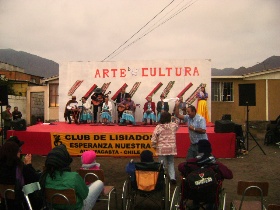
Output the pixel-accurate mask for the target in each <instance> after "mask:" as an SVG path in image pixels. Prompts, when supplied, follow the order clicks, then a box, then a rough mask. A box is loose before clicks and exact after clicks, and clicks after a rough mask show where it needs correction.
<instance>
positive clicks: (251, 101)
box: [238, 84, 256, 106]
mask: <svg viewBox="0 0 280 210" xmlns="http://www.w3.org/2000/svg"><path fill="white" fill-rule="evenodd" d="M238 86H239V106H256V84H239V85H238Z"/></svg>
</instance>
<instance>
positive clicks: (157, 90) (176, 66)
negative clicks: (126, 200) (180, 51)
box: [59, 60, 211, 122]
mask: <svg viewBox="0 0 280 210" xmlns="http://www.w3.org/2000/svg"><path fill="white" fill-rule="evenodd" d="M202 83H203V84H206V92H207V93H208V98H209V99H208V101H207V105H208V110H209V112H208V113H209V115H210V114H211V61H210V60H153V61H118V62H68V63H62V64H60V68H59V103H60V107H59V120H60V121H63V120H64V117H63V114H64V109H65V104H66V103H67V101H68V100H70V99H71V96H72V95H75V96H76V97H77V100H78V101H79V100H80V99H81V97H83V96H88V97H89V99H88V100H90V96H91V95H92V93H93V90H94V89H95V88H96V87H98V88H103V90H104V92H105V93H108V92H109V91H110V92H111V94H110V95H109V99H110V100H111V101H112V102H115V98H116V95H117V93H118V92H119V91H120V89H121V88H122V87H126V92H128V93H130V94H131V95H132V100H133V101H134V102H135V104H139V106H137V108H136V111H135V120H136V122H141V121H142V117H143V107H144V103H145V102H146V97H147V96H148V95H151V96H152V98H153V101H154V102H155V103H157V102H158V101H160V95H161V94H165V95H166V100H167V101H168V102H169V107H170V108H169V112H170V113H172V112H173V108H174V98H176V97H178V96H183V97H184V101H185V100H187V99H188V102H190V103H192V104H193V105H194V106H196V104H197V102H196V99H195V97H194V93H195V92H196V91H197V90H198V89H199V87H200V85H201V84H202ZM80 104H81V102H80ZM209 117H210V119H211V116H209ZM113 120H117V112H116V106H114V110H113Z"/></svg>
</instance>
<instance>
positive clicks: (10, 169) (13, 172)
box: [0, 136, 43, 209]
mask: <svg viewBox="0 0 280 210" xmlns="http://www.w3.org/2000/svg"><path fill="white" fill-rule="evenodd" d="M23 144H24V142H23V141H20V140H19V139H18V138H17V137H16V136H13V137H11V138H9V139H8V140H7V141H6V143H5V144H4V145H3V146H2V147H1V148H0V183H1V184H10V185H15V200H8V208H9V209H25V208H26V207H27V206H26V203H25V200H24V197H23V193H22V187H23V186H24V185H26V184H30V183H32V182H36V181H39V176H40V174H39V173H37V172H36V170H35V169H34V168H33V166H32V156H31V154H27V155H25V156H23V157H22V158H21V146H22V145H23ZM30 200H31V204H32V206H33V208H34V209H40V208H41V207H42V204H43V200H42V197H37V196H36V194H32V195H31V196H30ZM22 204H23V205H22ZM0 205H1V209H5V207H4V208H2V207H3V206H2V205H4V202H3V200H2V202H1V204H0Z"/></svg>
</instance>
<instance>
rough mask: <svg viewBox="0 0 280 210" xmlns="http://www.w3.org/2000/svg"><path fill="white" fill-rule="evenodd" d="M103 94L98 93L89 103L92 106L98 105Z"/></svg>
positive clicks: (101, 100)
mask: <svg viewBox="0 0 280 210" xmlns="http://www.w3.org/2000/svg"><path fill="white" fill-rule="evenodd" d="M103 100H104V99H103V96H102V95H98V96H97V97H96V98H95V99H94V100H92V101H91V103H92V104H93V105H94V106H98V105H99V104H101V103H103Z"/></svg>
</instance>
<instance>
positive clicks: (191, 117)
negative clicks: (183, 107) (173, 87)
mask: <svg viewBox="0 0 280 210" xmlns="http://www.w3.org/2000/svg"><path fill="white" fill-rule="evenodd" d="M179 104H180V102H179V101H177V102H176V103H175V116H176V117H177V118H179V119H181V120H184V122H187V123H188V127H189V136H190V141H191V145H190V147H189V150H188V153H187V159H191V158H195V157H196V156H197V154H198V147H197V143H198V141H199V140H201V139H206V140H207V139H208V137H207V134H206V121H205V119H204V118H203V117H202V116H200V115H199V114H197V113H196V109H195V107H194V106H192V105H191V106H189V107H188V108H187V115H181V114H180V113H179Z"/></svg>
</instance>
